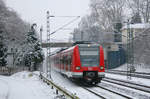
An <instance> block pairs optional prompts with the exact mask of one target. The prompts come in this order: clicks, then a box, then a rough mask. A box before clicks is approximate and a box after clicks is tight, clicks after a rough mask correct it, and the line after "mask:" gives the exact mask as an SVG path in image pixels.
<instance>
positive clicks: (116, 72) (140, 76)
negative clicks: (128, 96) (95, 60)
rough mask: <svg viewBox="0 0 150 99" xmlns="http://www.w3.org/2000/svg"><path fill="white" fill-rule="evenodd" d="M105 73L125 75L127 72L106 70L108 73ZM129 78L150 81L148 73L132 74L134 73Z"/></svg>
mask: <svg viewBox="0 0 150 99" xmlns="http://www.w3.org/2000/svg"><path fill="white" fill-rule="evenodd" d="M106 73H111V74H119V75H127V71H120V70H108V71H106ZM131 76H132V77H138V78H146V79H150V73H142V72H134V73H131Z"/></svg>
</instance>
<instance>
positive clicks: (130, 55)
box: [127, 20, 135, 79]
mask: <svg viewBox="0 0 150 99" xmlns="http://www.w3.org/2000/svg"><path fill="white" fill-rule="evenodd" d="M127 31H128V32H127V79H131V73H133V72H134V71H135V68H134V46H133V40H134V39H133V38H134V37H133V31H131V29H130V22H129V20H128V22H127Z"/></svg>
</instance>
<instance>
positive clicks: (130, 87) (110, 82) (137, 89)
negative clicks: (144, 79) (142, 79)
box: [101, 77, 150, 99]
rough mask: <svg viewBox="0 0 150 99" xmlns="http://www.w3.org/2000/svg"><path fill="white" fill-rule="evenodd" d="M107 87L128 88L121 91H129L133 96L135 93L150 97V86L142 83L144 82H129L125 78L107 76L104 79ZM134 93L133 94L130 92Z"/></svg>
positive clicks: (103, 83) (146, 98)
mask: <svg viewBox="0 0 150 99" xmlns="http://www.w3.org/2000/svg"><path fill="white" fill-rule="evenodd" d="M101 86H103V87H105V88H108V87H110V88H116V89H115V90H118V89H119V90H126V92H125V91H120V92H121V93H124V94H125V93H126V94H127V93H128V92H129V95H130V96H133V93H134V94H136V95H138V96H143V97H145V99H149V98H150V86H146V85H142V84H136V83H133V82H127V81H124V80H118V79H114V78H108V77H106V78H105V79H103V80H102V85H101ZM130 93H132V94H130ZM139 99H140V98H139Z"/></svg>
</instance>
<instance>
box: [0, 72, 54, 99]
mask: <svg viewBox="0 0 150 99" xmlns="http://www.w3.org/2000/svg"><path fill="white" fill-rule="evenodd" d="M55 97H56V94H55V93H54V90H51V88H50V87H49V86H48V85H46V84H45V83H43V82H42V81H40V80H39V77H38V76H37V75H35V74H34V73H31V72H27V71H24V72H19V73H16V74H14V75H12V76H10V77H7V76H0V99H54V98H55Z"/></svg>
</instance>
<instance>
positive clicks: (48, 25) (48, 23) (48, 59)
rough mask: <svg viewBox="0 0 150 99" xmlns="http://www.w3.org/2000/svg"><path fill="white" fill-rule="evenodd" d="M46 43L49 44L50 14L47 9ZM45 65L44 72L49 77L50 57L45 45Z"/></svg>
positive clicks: (48, 49)
mask: <svg viewBox="0 0 150 99" xmlns="http://www.w3.org/2000/svg"><path fill="white" fill-rule="evenodd" d="M47 43H48V44H50V14H49V11H47ZM46 57H47V62H46V63H47V64H46V65H47V66H46V68H47V69H46V70H47V71H46V72H47V77H50V78H51V59H50V46H49V47H47V56H46Z"/></svg>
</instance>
